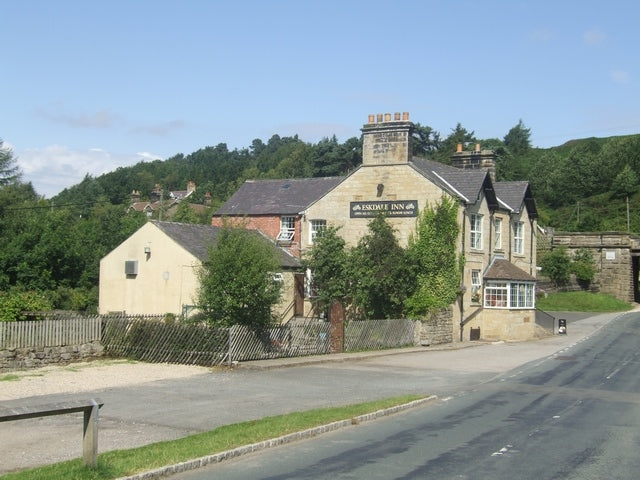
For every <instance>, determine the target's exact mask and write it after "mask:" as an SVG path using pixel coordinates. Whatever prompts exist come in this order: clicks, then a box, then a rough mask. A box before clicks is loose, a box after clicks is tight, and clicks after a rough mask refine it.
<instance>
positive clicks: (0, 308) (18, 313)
mask: <svg viewBox="0 0 640 480" xmlns="http://www.w3.org/2000/svg"><path fill="white" fill-rule="evenodd" d="M47 310H51V303H50V302H49V301H48V300H47V299H46V298H45V297H44V295H42V294H40V293H38V292H35V291H21V290H16V289H14V290H11V291H9V292H0V322H14V321H17V320H30V319H31V316H30V315H29V312H42V311H47Z"/></svg>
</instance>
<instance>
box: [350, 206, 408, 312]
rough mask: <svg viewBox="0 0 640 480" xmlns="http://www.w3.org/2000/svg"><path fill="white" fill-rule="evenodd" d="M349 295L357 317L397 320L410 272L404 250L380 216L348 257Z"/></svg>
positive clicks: (401, 310) (391, 229)
mask: <svg viewBox="0 0 640 480" xmlns="http://www.w3.org/2000/svg"><path fill="white" fill-rule="evenodd" d="M348 270H349V277H350V282H349V293H350V295H351V296H352V299H353V305H352V307H353V313H354V315H355V316H356V317H358V318H375V319H380V318H398V317H400V316H402V315H403V312H404V301H405V299H406V297H407V294H408V292H409V291H410V287H409V285H411V277H410V274H409V272H410V269H409V264H408V262H407V255H406V252H405V250H404V249H403V248H402V247H401V246H400V245H399V244H398V240H397V239H396V237H395V233H394V230H393V228H392V227H391V225H389V223H388V222H387V221H386V219H385V217H384V216H383V215H379V216H377V217H376V218H374V219H373V220H372V221H371V222H370V223H369V233H368V234H367V235H365V236H364V237H362V238H361V239H360V240H359V241H358V245H357V246H356V247H355V248H354V249H353V250H352V251H351V254H350V255H349V267H348Z"/></svg>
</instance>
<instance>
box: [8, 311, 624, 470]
mask: <svg viewBox="0 0 640 480" xmlns="http://www.w3.org/2000/svg"><path fill="white" fill-rule="evenodd" d="M562 317H566V318H567V320H568V327H569V330H568V332H569V333H568V335H555V336H553V337H549V338H545V339H542V340H536V341H531V342H516V343H492V344H491V343H489V344H488V343H478V342H471V344H469V343H467V344H466V345H459V344H453V345H444V346H438V347H427V348H414V349H402V350H400V351H395V352H365V353H359V354H335V355H326V356H322V357H321V358H315V359H314V358H306V357H303V358H295V359H278V360H266V361H256V362H250V363H248V364H245V365H241V366H240V368H237V369H233V370H216V369H214V370H210V371H206V373H203V374H198V375H194V376H189V377H185V378H173V379H164V380H157V381H153V382H141V383H138V384H135V385H127V386H122V387H113V388H94V389H90V390H87V391H86V392H84V393H82V394H81V397H82V398H100V399H101V400H102V401H104V403H105V405H104V407H103V408H102V409H101V411H100V429H99V430H100V433H99V444H98V448H99V452H100V453H102V452H106V451H109V450H114V449H124V448H132V447H136V446H140V445H145V444H149V443H153V442H157V441H162V440H171V439H175V438H180V437H184V436H186V435H190V434H193V433H198V432H202V431H207V430H211V429H213V428H216V427H218V426H221V425H227V424H230V423H235V422H242V421H247V420H253V419H258V418H262V417H265V416H269V415H278V414H282V413H288V412H293V411H301V410H307V409H311V408H320V407H330V406H338V405H345V404H351V403H358V402H364V401H370V400H376V399H382V398H386V397H391V396H395V395H402V394H411V393H417V394H423V395H432V394H435V395H438V396H439V397H440V398H445V397H448V396H452V397H454V398H456V399H458V398H465V397H464V395H463V394H462V393H461V392H471V391H473V390H474V389H476V388H477V387H478V386H480V385H484V384H486V383H487V382H489V381H490V380H491V379H493V378H495V377H496V376H498V375H501V374H504V372H507V371H510V370H512V369H514V368H516V367H518V366H519V365H522V364H525V363H527V362H530V361H532V360H534V359H541V358H546V357H549V356H552V355H553V354H554V353H555V352H557V351H559V350H561V349H564V348H567V347H569V346H571V345H573V344H575V343H576V342H580V341H581V339H583V338H586V337H589V336H590V335H594V334H595V332H598V331H601V330H606V329H608V328H609V324H610V323H611V322H614V321H616V320H615V319H616V318H617V317H619V314H602V315H595V316H589V315H584V314H582V315H580V314H562ZM390 353H394V354H390ZM285 367H286V368H285ZM34 373H36V374H37V372H34ZM44 378H46V377H44ZM0 388H2V386H0ZM89 388H90V386H89ZM77 396H78V395H77V394H50V395H37V396H32V397H24V398H20V399H16V400H11V401H6V402H3V404H5V405H6V406H8V407H10V406H14V405H22V404H42V403H54V402H58V401H65V400H70V399H73V398H76V397H77ZM81 432H82V422H81V421H79V419H78V418H76V417H74V416H73V415H62V416H57V417H46V418H40V419H33V420H23V421H19V422H7V423H4V424H2V426H1V427H0V475H2V474H3V473H6V472H9V471H14V470H19V469H24V468H29V467H34V466H38V465H43V464H48V463H55V462H59V461H63V460H68V459H71V458H78V457H81V456H82V442H81V441H79V440H80V439H81Z"/></svg>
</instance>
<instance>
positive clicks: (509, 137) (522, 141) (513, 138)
mask: <svg viewBox="0 0 640 480" xmlns="http://www.w3.org/2000/svg"><path fill="white" fill-rule="evenodd" d="M530 139H531V129H530V128H526V127H525V126H524V123H523V122H522V119H520V121H519V122H518V124H517V125H516V126H515V127H513V128H511V130H509V132H508V133H507V134H506V135H505V136H504V144H505V146H506V147H507V148H508V149H509V150H511V152H512V153H513V154H514V155H523V154H525V153H527V152H528V151H529V149H530V148H531V140H530Z"/></svg>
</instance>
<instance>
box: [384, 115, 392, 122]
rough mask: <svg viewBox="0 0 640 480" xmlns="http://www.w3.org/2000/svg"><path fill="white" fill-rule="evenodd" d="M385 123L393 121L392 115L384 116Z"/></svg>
mask: <svg viewBox="0 0 640 480" xmlns="http://www.w3.org/2000/svg"><path fill="white" fill-rule="evenodd" d="M384 121H385V122H390V121H391V114H390V113H385V114H384Z"/></svg>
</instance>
